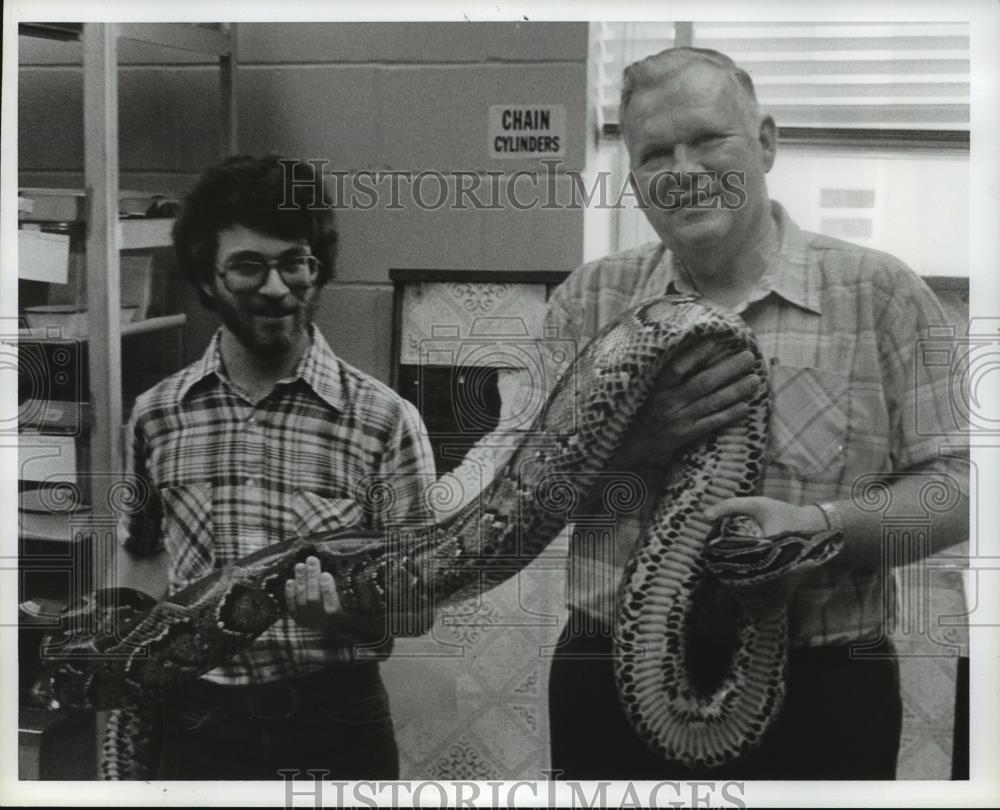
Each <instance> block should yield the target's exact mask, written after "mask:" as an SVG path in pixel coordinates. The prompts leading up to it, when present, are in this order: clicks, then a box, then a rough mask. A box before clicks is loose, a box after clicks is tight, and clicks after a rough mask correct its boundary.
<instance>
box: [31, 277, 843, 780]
mask: <svg viewBox="0 0 1000 810" xmlns="http://www.w3.org/2000/svg"><path fill="white" fill-rule="evenodd" d="M703 340H708V341H713V342H714V343H716V344H718V345H719V348H720V350H722V351H737V350H742V349H747V348H749V349H750V350H751V351H752V352H753V353H754V357H755V366H756V368H755V371H756V373H757V374H758V375H760V376H761V378H764V377H765V368H764V364H763V362H762V359H761V356H760V352H759V350H758V348H757V345H756V342H755V340H754V338H753V335H752V334H751V333H750V331H749V330H748V329H747V327H746V326H745V324H744V323H743V322H742V321H741V320H740V319H739V318H738V317H736V316H735V315H732V314H729V313H727V312H725V311H724V310H721V309H718V308H716V307H713V306H711V305H708V304H706V303H703V302H699V301H697V300H695V299H693V298H690V297H684V296H675V295H674V296H664V297H661V298H657V299H654V300H651V301H648V302H646V303H644V304H642V305H640V306H638V307H636V308H634V309H632V310H630V311H628V312H627V313H625V314H624V315H622V316H621V317H620V318H619V319H618V320H616V321H615V322H614V323H612V324H610V325H609V326H608V327H607V328H605V329H604V330H602V332H601V333H600V334H599V335H598V336H597V337H596V338H595V339H594V340H593V341H592V342H591V343H590V344H589V345H588V346H587V347H586V348H585V349H584V350H583V351H582V352H581V354H580V356H579V357H578V358H577V360H576V362H575V363H574V365H573V367H572V368H571V369H570V371H569V372H568V373H567V374H565V375H564V376H563V378H562V379H561V380H560V382H559V383H557V385H556V386H555V388H554V390H553V391H552V393H551V395H550V397H549V399H548V401H547V403H546V405H545V408H544V409H543V412H542V414H541V415H540V417H539V419H538V421H537V424H536V425H535V428H534V430H533V431H532V432H531V433H530V437H529V438H527V439H525V440H524V442H523V443H522V444H521V445H520V446H519V447H518V448H517V449H516V450H515V452H514V454H513V456H512V457H511V458H510V460H509V461H508V462H507V464H506V465H505V466H504V467H503V469H502V470H501V471H500V472H499V473H498V474H497V475H496V477H495V478H494V480H493V481H492V482H491V484H490V485H489V486H488V487H487V488H486V489H484V491H483V492H482V493H481V495H480V497H479V499H478V500H474V501H473V502H472V503H471V504H469V505H468V506H467V507H465V508H464V509H462V510H461V511H459V512H458V513H456V514H455V515H454V516H453V517H451V518H450V519H448V520H446V521H445V522H443V523H441V524H438V525H436V526H431V527H426V528H423V529H411V530H407V531H400V532H390V533H389V535H388V536H386V537H382V536H375V535H373V534H372V533H370V532H363V531H356V530H351V529H347V530H339V531H336V532H331V533H329V534H324V535H319V536H311V537H307V538H296V539H292V540H288V541H285V542H281V543H278V544H276V545H273V546H270V547H268V548H267V549H264V550H261V551H258V552H255V553H253V554H250V555H248V556H246V557H244V558H242V559H240V560H239V561H237V562H236V563H235V564H233V565H232V566H229V567H226V568H224V569H222V570H218V571H216V572H215V573H213V574H212V575H210V576H208V577H206V578H204V579H202V580H199V581H198V582H195V583H194V584H192V585H190V586H189V587H187V588H185V589H184V590H181V591H179V592H177V593H175V594H173V595H172V596H170V597H168V598H167V599H165V600H163V601H162V602H159V603H155V604H154V603H153V600H151V599H150V598H149V597H145V596H144V595H141V594H138V593H137V592H134V591H127V590H126V589H110V590H106V591H103V592H99V593H98V594H97V596H96V597H95V598H92V599H91V600H89V601H88V602H87V603H86V604H83V605H80V606H77V607H75V608H73V609H71V610H69V611H68V612H67V613H66V615H65V616H64V618H63V624H62V629H61V631H59V632H57V633H54V634H52V635H51V636H50V637H49V638H48V639H47V643H46V645H45V650H44V651H43V670H42V675H41V676H40V677H39V679H38V680H37V682H36V684H35V687H34V695H35V698H36V700H38V701H39V702H41V703H43V704H45V705H48V706H50V707H51V708H59V707H65V708H113V709H114V711H113V712H112V713H111V721H110V723H109V730H108V733H107V735H106V741H105V751H104V752H103V768H104V776H105V777H106V778H130V777H131V778H136V777H142V776H143V775H147V774H148V773H149V771H148V770H144V768H146V767H147V765H148V763H143V762H142V759H143V757H144V756H145V755H147V751H146V742H147V741H146V740H145V735H148V734H149V733H150V729H149V728H148V726H147V722H148V717H144V715H143V713H142V710H141V709H139V708H138V707H141V706H143V705H149V702H150V701H154V700H156V699H157V697H158V696H162V694H163V693H164V692H166V691H167V690H169V689H171V688H173V687H175V686H177V685H178V684H181V683H183V682H184V681H186V680H188V679H192V678H195V677H197V676H198V675H200V674H202V673H204V672H207V671H208V670H209V669H212V668H213V667H215V666H217V665H219V664H221V663H224V662H226V661H227V660H228V659H229V658H231V657H232V656H233V655H234V654H235V653H237V652H238V651H240V650H241V649H243V648H245V647H246V646H247V645H249V644H250V643H251V642H252V641H253V639H254V638H256V637H257V636H258V635H259V634H260V633H262V632H263V631H264V630H265V629H267V627H269V626H270V625H271V624H272V623H273V622H274V621H275V620H276V619H278V618H279V617H280V616H281V615H282V611H283V605H284V599H283V587H284V582H285V580H286V579H288V578H289V577H290V576H291V575H292V571H293V567H294V565H295V564H296V563H297V562H300V561H302V560H304V559H305V558H306V557H307V556H308V555H315V556H317V557H319V559H320V561H321V564H322V567H323V569H324V570H327V571H330V572H331V573H332V574H333V575H334V578H335V581H336V584H337V589H338V592H339V595H340V598H341V601H342V603H343V606H344V609H345V610H347V611H356V612H360V613H370V614H382V615H385V616H387V617H391V616H394V615H397V614H400V613H406V612H408V611H409V612H412V611H421V610H429V609H433V607H435V606H440V605H442V604H444V603H446V602H450V601H457V600H459V599H461V598H464V597H466V596H468V595H470V594H472V593H476V592H478V589H486V588H490V587H493V586H495V585H497V584H499V583H500V582H502V581H504V580H506V579H507V578H509V577H510V576H512V575H513V574H515V573H516V572H517V571H518V570H519V569H521V568H523V567H524V566H525V565H527V563H529V562H530V561H531V560H532V559H533V558H534V557H535V556H536V555H537V554H538V553H539V552H540V551H541V550H542V549H543V548H544V547H545V546H546V545H547V544H548V543H549V542H550V541H551V539H552V538H553V537H555V535H556V534H558V532H559V531H560V530H561V529H562V527H563V526H564V524H565V523H566V521H567V518H568V512H569V511H570V510H568V509H567V508H566V504H567V503H577V502H579V501H580V500H582V499H583V498H584V497H585V496H586V495H587V493H588V492H589V491H590V490H591V488H592V487H593V485H594V483H595V481H596V480H597V477H598V476H599V475H600V473H601V471H602V469H603V467H604V465H605V464H606V462H607V461H608V460H609V459H610V458H611V456H612V455H613V454H614V453H615V451H616V450H617V448H618V447H619V446H620V445H621V443H622V440H623V438H624V437H625V436H626V434H627V432H628V429H629V426H630V424H631V423H632V421H633V420H634V418H635V417H636V415H637V413H638V412H639V411H640V408H641V407H642V405H643V403H644V402H645V401H646V400H647V398H648V397H649V396H650V395H651V394H652V393H654V391H655V390H656V383H657V381H658V379H659V378H660V377H661V375H660V372H661V370H662V369H663V368H664V366H665V364H666V363H667V362H668V361H669V360H670V359H671V358H673V357H676V356H678V354H679V353H681V352H684V351H687V350H689V348H690V347H691V346H692V345H693V344H694V343H695V342H697V341H703ZM764 389H765V387H764V386H762V393H761V394H760V395H758V396H757V397H756V398H755V399H754V400H753V401H752V402H750V409H749V414H748V415H747V416H746V418H745V419H743V420H742V421H741V422H740V423H739V424H737V425H735V426H732V427H730V428H727V429H724V430H722V431H720V432H718V433H717V434H716V435H714V436H711V437H709V438H708V439H706V440H704V441H702V442H701V443H700V444H698V445H697V446H695V447H694V448H692V449H690V450H689V451H687V452H686V453H685V454H683V457H682V458H681V459H679V460H678V462H676V463H675V464H674V466H673V468H672V471H671V473H670V474H669V475H668V477H667V479H666V481H665V484H664V489H663V493H662V495H661V496H660V497H659V499H658V501H657V506H656V511H655V514H654V516H653V520H652V523H651V526H650V527H649V529H648V530H647V531H646V532H644V534H643V536H642V537H641V538H640V540H639V542H638V544H637V547H636V549H635V550H634V552H633V554H632V557H631V558H630V560H629V561H628V564H627V566H626V570H625V573H624V576H623V578H622V581H621V586H620V594H619V599H618V603H619V604H618V611H617V623H616V656H615V674H616V679H617V683H618V688H619V694H620V697H621V701H622V705H623V707H624V709H625V712H626V714H627V715H628V717H629V719H630V720H631V722H632V724H633V726H634V728H635V730H636V731H637V733H638V734H639V735H640V736H641V737H642V738H643V739H644V740H645V741H646V742H647V743H648V744H649V745H650V746H651V747H652V748H653V749H654V750H656V751H657V752H659V754H660V755H661V756H662V757H663V758H664V759H669V760H675V761H681V762H683V763H685V764H687V765H689V766H697V767H703V768H711V767H714V766H719V765H724V764H725V763H727V762H729V761H731V760H733V759H735V758H737V757H739V756H741V755H743V754H745V753H747V752H748V751H750V750H752V749H753V748H754V747H755V746H756V745H757V744H758V743H759V742H760V739H761V737H762V735H763V734H764V732H765V730H766V729H767V727H768V726H769V724H770V723H771V721H772V720H773V719H774V717H775V716H776V715H777V713H778V712H779V710H780V707H781V704H782V699H783V695H784V679H785V678H784V676H785V666H786V659H787V653H786V645H787V617H786V613H785V609H784V607H781V606H779V607H778V608H777V609H774V610H769V611H766V612H761V613H758V612H756V611H746V612H742V613H740V614H739V616H738V619H737V628H736V631H737V637H736V638H737V640H736V643H735V649H734V651H733V652H732V655H731V658H730V663H729V665H728V668H727V670H726V672H725V674H724V675H723V677H722V678H721V680H719V681H718V683H717V684H715V685H714V687H712V688H708V689H706V688H704V687H702V686H699V685H698V684H696V683H695V682H694V679H692V677H690V676H691V673H690V671H689V670H690V667H689V663H690V662H689V660H688V659H689V658H691V657H692V656H691V655H690V654H689V653H690V652H691V651H690V650H689V649H688V639H687V628H688V621H689V619H690V618H691V616H692V615H693V614H694V613H696V612H697V609H696V605H697V603H698V600H697V599H696V598H695V597H696V594H697V591H698V588H699V584H700V583H702V582H704V581H706V580H708V579H710V577H706V569H709V570H711V572H712V573H713V574H714V576H715V577H716V578H717V579H718V580H721V581H723V582H725V583H727V584H728V585H730V586H732V587H733V589H735V590H736V591H739V590H740V589H746V591H747V592H748V593H749V592H751V591H753V590H754V589H756V591H757V592H760V591H761V589H764V590H766V588H767V583H768V582H769V581H770V580H773V579H775V578H778V577H781V576H782V575H784V574H786V573H787V572H788V571H789V570H791V569H792V568H798V567H800V566H806V567H808V566H813V565H818V564H821V563H823V562H825V561H826V560H827V559H829V558H830V557H831V556H833V555H834V554H836V552H837V551H838V550H839V544H840V542H841V538H840V537H839V534H836V533H832V532H823V533H820V534H818V535H815V536H812V537H800V536H794V535H785V536H780V537H774V538H764V537H761V536H760V532H759V527H757V526H756V524H754V523H753V521H750V520H749V519H746V518H736V519H732V520H730V521H724V522H723V531H721V532H719V531H717V530H716V531H714V532H713V527H712V526H711V525H709V523H707V522H706V521H705V520H704V518H703V517H702V514H703V512H704V510H705V509H706V508H707V507H709V506H710V505H712V504H714V503H716V502H718V501H720V500H722V499H725V498H729V497H734V496H738V495H749V494H752V492H753V491H754V489H755V487H756V485H757V482H758V480H759V477H760V474H761V472H762V467H763V464H764V449H765V444H766V439H767V420H768V406H769V402H768V394H767V392H766V390H764Z"/></svg>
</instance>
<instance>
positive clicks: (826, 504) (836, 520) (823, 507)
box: [814, 501, 844, 533]
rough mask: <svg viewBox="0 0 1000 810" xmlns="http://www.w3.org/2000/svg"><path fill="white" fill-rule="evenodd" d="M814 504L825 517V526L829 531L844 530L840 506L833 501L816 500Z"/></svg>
mask: <svg viewBox="0 0 1000 810" xmlns="http://www.w3.org/2000/svg"><path fill="white" fill-rule="evenodd" d="M814 506H818V507H819V509H820V511H821V512H822V513H823V517H825V518H826V526H827V528H828V529H829V530H830V531H838V532H841V533H843V531H844V518H843V516H842V515H841V514H840V508H839V507H838V506H837V504H836V503H835V502H834V501H816V503H815V504H814Z"/></svg>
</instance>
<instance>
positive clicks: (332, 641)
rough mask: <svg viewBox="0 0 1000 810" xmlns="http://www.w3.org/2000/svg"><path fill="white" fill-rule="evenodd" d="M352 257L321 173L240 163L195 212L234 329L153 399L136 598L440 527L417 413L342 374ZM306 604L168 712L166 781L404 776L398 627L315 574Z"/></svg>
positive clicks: (193, 263)
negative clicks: (322, 536)
mask: <svg viewBox="0 0 1000 810" xmlns="http://www.w3.org/2000/svg"><path fill="white" fill-rule="evenodd" d="M283 164H284V165H283ZM336 244H337V233H336V229H335V227H334V216H333V210H332V207H331V205H330V203H329V200H328V198H327V197H326V195H325V194H324V188H323V178H322V176H321V175H320V174H317V173H316V172H315V170H314V168H313V167H312V166H311V165H310V164H307V163H298V162H295V163H294V164H293V163H292V162H291V161H281V160H279V159H278V158H277V157H274V156H270V157H265V158H260V159H256V158H251V157H246V156H239V157H234V158H230V159H229V160H227V161H225V162H224V163H222V164H221V165H219V166H217V167H214V168H212V169H209V170H208V171H207V172H205V174H204V175H203V176H202V177H201V179H200V180H199V182H198V183H197V185H196V186H195V188H194V189H193V191H192V192H191V193H190V195H189V196H188V197H187V199H186V200H185V203H184V206H183V210H182V212H181V214H180V216H179V218H178V220H177V223H176V225H175V228H174V247H175V250H176V254H177V259H178V263H179V265H180V267H181V269H182V270H183V271H184V273H185V275H186V276H187V278H188V279H189V280H190V281H191V283H192V284H193V285H194V286H195V288H196V290H197V292H198V295H199V297H200V299H201V301H202V303H203V304H204V305H205V306H206V307H208V308H209V309H211V310H213V311H214V312H215V313H216V314H217V315H218V316H219V319H220V320H221V321H222V326H221V328H220V329H219V330H218V332H216V334H215V336H214V337H213V338H212V340H211V342H210V344H209V346H208V348H207V349H206V351H205V353H204V355H203V356H202V357H201V358H200V359H199V360H197V361H196V362H194V363H193V364H192V365H190V366H188V367H187V368H185V369H184V370H182V371H180V372H179V373H177V374H175V375H173V376H171V377H169V378H167V379H165V380H163V381H162V382H161V383H159V384H158V385H156V386H155V387H154V388H152V389H151V390H149V391H147V392H146V393H144V394H143V395H141V396H140V397H139V398H138V399H137V401H136V404H135V408H134V411H133V413H132V418H131V421H130V425H129V463H128V467H129V472H131V473H133V474H135V475H136V476H138V477H139V478H141V479H143V480H145V481H146V482H147V483H148V485H149V492H150V497H149V499H148V500H147V501H146V502H145V503H143V504H141V505H140V507H139V508H137V509H136V510H135V511H134V512H133V513H132V514H130V515H129V516H128V518H127V519H126V520H125V521H124V526H123V532H122V535H121V541H122V545H123V549H124V550H123V552H122V553H120V554H119V555H118V556H119V559H120V562H121V564H120V565H119V571H118V583H117V584H119V585H125V586H130V585H132V586H134V585H136V584H138V583H139V582H142V583H143V584H145V585H146V587H147V589H148V587H149V582H150V581H151V577H150V575H151V574H152V578H153V580H156V579H159V580H160V581H161V582H162V589H161V590H162V591H166V592H170V593H173V592H175V591H177V590H179V589H181V588H183V587H185V586H186V585H189V584H190V583H192V582H194V581H195V580H197V579H199V578H201V577H203V576H205V575H207V574H209V573H211V572H212V571H213V570H214V569H218V568H220V567H222V566H224V565H226V564H227V563H231V562H232V561H234V560H235V559H237V558H239V557H242V556H244V555H246V554H248V553H250V552H253V551H256V550H258V549H261V548H264V547H266V546H268V545H271V544H273V543H276V542H279V541H283V540H287V539H289V538H291V537H294V536H299V535H309V534H311V533H314V532H319V531H326V530H329V529H335V528H338V527H342V526H343V527H346V526H360V527H363V528H367V529H381V528H384V526H385V525H386V523H388V522H399V521H407V522H414V521H421V522H422V521H423V520H424V519H426V516H427V514H426V510H427V507H426V503H425V500H424V498H423V494H424V488H425V487H426V486H427V484H429V483H430V482H431V481H433V475H434V462H433V457H432V455H431V450H430V447H429V444H428V442H427V437H426V432H425V430H424V429H423V425H422V424H421V421H420V417H419V415H418V414H417V412H416V409H415V408H414V407H413V406H412V405H411V404H410V403H408V402H406V401H405V400H403V399H402V398H400V397H399V396H397V395H396V394H395V393H394V392H393V391H392V390H391V389H389V388H388V387H386V386H385V385H383V384H381V383H379V382H378V381H376V380H374V379H372V378H371V377H369V376H368V375H366V374H364V373H363V372H361V371H359V370H358V369H355V368H353V367H351V366H350V365H348V364H347V363H345V362H344V361H343V360H341V359H340V358H338V357H337V356H336V355H335V354H334V353H333V351H332V350H331V349H330V347H329V346H328V345H327V342H326V340H325V339H324V338H323V335H322V334H321V333H320V331H319V329H317V328H316V326H315V325H314V324H313V322H312V321H313V317H314V315H315V312H316V308H317V305H318V302H319V296H320V291H321V288H322V287H323V285H324V284H326V283H327V282H328V281H329V280H330V278H331V276H332V275H333V271H334V260H335V257H336ZM376 479H377V480H379V481H380V482H385V481H386V480H388V481H389V483H391V485H392V486H393V488H394V498H393V499H392V503H391V505H390V506H389V507H388V508H387V509H386V510H385V511H378V510H376V509H374V508H371V505H369V504H366V503H365V499H364V496H363V484H364V482H365V481H366V480H368V481H374V480H376ZM141 574H144V575H143V576H142V577H141V578H137V577H139V575H141ZM153 595H154V596H157V597H161V596H163V592H160V593H155V594H153ZM286 599H287V607H288V616H287V617H286V618H282V619H281V620H279V621H278V622H276V623H275V624H274V625H273V626H272V627H270V628H269V629H268V630H267V631H265V632H264V633H263V634H262V635H261V636H260V637H259V638H257V639H256V641H255V642H254V643H253V644H252V645H250V646H249V647H248V648H247V649H246V650H244V651H243V652H242V653H240V654H238V655H236V656H234V657H233V658H232V659H231V660H230V661H229V662H227V663H226V664H225V665H223V666H220V667H217V668H216V669H213V670H211V671H210V672H208V673H207V674H206V675H204V676H203V677H201V678H199V679H197V680H196V681H195V682H193V683H192V684H190V685H189V686H187V687H184V688H181V689H178V690H177V691H176V692H174V693H172V694H170V695H169V696H168V697H167V701H166V705H165V709H164V712H163V720H164V726H165V729H164V733H163V741H164V755H163V766H164V773H163V777H164V778H167V779H279V778H281V777H280V775H279V773H278V771H279V769H299V770H300V771H303V772H304V771H305V769H310V768H312V769H320V770H325V771H326V772H327V775H328V778H339V779H395V778H398V775H399V762H398V752H397V749H396V743H395V739H394V735H393V727H392V720H391V718H390V714H389V705H388V700H387V696H386V692H385V689H384V688H383V685H382V682H381V679H380V675H379V669H378V666H379V665H378V662H379V660H383V659H384V658H385V657H386V656H388V655H389V652H390V648H391V638H390V637H388V635H387V634H386V632H385V630H384V627H383V625H382V623H381V622H376V621H371V620H369V621H365V622H362V621H360V620H358V619H357V617H354V618H353V619H352V617H350V616H347V615H345V614H343V613H342V612H339V611H336V610H335V608H336V607H337V605H336V603H335V601H334V591H333V580H332V578H331V577H330V575H329V574H322V575H321V574H320V572H319V563H318V561H317V560H316V559H315V558H310V559H309V560H308V561H307V563H306V564H305V565H300V566H299V569H298V570H297V571H296V574H295V578H294V579H293V580H290V581H289V582H288V583H286Z"/></svg>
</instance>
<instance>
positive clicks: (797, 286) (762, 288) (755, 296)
mask: <svg viewBox="0 0 1000 810" xmlns="http://www.w3.org/2000/svg"><path fill="white" fill-rule="evenodd" d="M771 214H772V216H773V217H774V220H775V222H776V223H777V225H778V233H779V239H780V245H781V246H780V249H779V252H778V255H777V256H776V258H775V260H774V261H773V262H772V263H771V265H770V267H768V269H767V270H766V271H765V273H764V275H763V276H762V277H761V278H760V279H759V280H758V282H757V284H756V285H755V287H754V289H753V290H752V291H751V292H750V295H749V296H747V304H749V303H753V302H755V301H760V300H762V299H763V298H765V297H766V296H767V295H769V294H770V293H772V292H773V293H774V294H775V295H778V296H780V297H781V298H784V299H785V300H786V301H788V302H789V303H792V304H795V305H796V306H798V307H801V308H802V309H807V310H809V311H810V312H814V313H816V314H817V315H818V314H820V312H821V295H820V289H821V285H820V277H819V266H818V265H817V264H816V263H815V262H811V261H810V260H809V249H808V242H807V241H806V237H805V235H804V234H803V232H802V231H801V230H800V229H799V227H798V226H797V225H796V224H795V223H794V222H792V220H791V217H789V216H788V212H787V211H785V209H784V207H783V206H782V205H781V204H780V203H778V202H774V201H773V200H772V201H771ZM654 275H656V276H657V277H658V278H659V279H661V280H662V281H664V282H665V283H663V284H662V285H661V286H660V288H659V289H660V290H666V291H667V292H679V293H686V294H688V295H697V294H698V291H697V288H696V287H695V286H694V284H693V283H692V282H691V280H690V278H688V276H687V273H685V271H684V268H683V267H680V266H679V265H677V264H675V263H674V261H673V256H672V255H671V253H670V252H669V251H664V254H663V257H662V258H661V260H660V263H659V266H658V267H657V268H656V273H654ZM744 306H745V305H744Z"/></svg>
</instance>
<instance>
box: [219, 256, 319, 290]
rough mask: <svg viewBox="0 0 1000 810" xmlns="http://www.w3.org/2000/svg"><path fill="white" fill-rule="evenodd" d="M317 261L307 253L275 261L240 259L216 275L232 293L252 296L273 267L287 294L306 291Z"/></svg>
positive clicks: (240, 257)
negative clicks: (250, 294)
mask: <svg viewBox="0 0 1000 810" xmlns="http://www.w3.org/2000/svg"><path fill="white" fill-rule="evenodd" d="M319 265H320V263H319V259H317V258H316V257H315V256H311V255H309V254H308V253H292V254H288V255H286V256H279V257H278V258H276V259H265V258H264V257H263V256H256V255H255V256H239V257H237V258H235V259H230V260H229V261H227V262H225V263H224V264H223V265H222V269H221V271H220V273H219V275H221V276H222V280H223V281H224V282H225V284H226V287H228V288H229V291H230V292H233V293H246V292H254V291H255V290H258V289H260V288H261V287H263V286H264V283H265V282H266V281H267V277H268V276H269V275H270V273H271V268H272V267H274V268H275V269H276V270H277V271H278V275H280V276H281V280H282V281H283V282H285V286H286V287H288V289H290V290H305V289H307V288H308V287H311V286H312V285H313V283H314V282H315V281H316V274H317V273H318V272H319Z"/></svg>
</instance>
